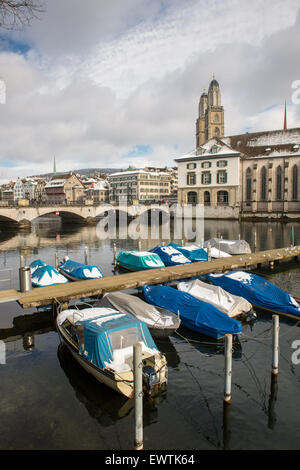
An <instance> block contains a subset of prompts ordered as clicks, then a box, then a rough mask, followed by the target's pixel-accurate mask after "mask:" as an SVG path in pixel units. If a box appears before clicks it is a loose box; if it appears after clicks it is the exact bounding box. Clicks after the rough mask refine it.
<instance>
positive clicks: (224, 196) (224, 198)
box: [217, 191, 229, 206]
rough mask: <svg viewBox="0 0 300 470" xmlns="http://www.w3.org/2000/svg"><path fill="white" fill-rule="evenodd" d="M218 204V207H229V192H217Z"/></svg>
mask: <svg viewBox="0 0 300 470" xmlns="http://www.w3.org/2000/svg"><path fill="white" fill-rule="evenodd" d="M217 203H218V206H228V203H229V198H228V191H218V192H217Z"/></svg>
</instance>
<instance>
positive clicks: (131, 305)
mask: <svg viewBox="0 0 300 470" xmlns="http://www.w3.org/2000/svg"><path fill="white" fill-rule="evenodd" d="M99 304H101V305H102V306H103V307H113V308H116V309H117V310H119V311H121V312H127V313H131V314H132V315H134V316H135V317H136V318H138V319H139V320H140V321H143V322H145V323H146V325H147V326H148V328H159V329H164V328H166V329H168V328H179V325H180V320H179V319H178V317H177V315H175V314H174V313H172V312H169V311H168V310H165V309H160V308H159V307H155V306H154V305H150V304H148V303H147V302H144V301H143V300H142V299H140V298H139V297H137V296H135V295H130V294H126V293H124V292H111V293H108V294H104V296H103V297H102V299H101V300H100V301H99Z"/></svg>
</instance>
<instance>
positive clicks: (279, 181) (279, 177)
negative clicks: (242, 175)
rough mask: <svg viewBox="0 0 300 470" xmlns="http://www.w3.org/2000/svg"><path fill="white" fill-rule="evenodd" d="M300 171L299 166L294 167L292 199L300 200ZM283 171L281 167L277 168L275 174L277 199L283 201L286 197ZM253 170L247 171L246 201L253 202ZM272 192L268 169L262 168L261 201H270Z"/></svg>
mask: <svg viewBox="0 0 300 470" xmlns="http://www.w3.org/2000/svg"><path fill="white" fill-rule="evenodd" d="M298 172H299V169H298V166H297V165H294V166H293V168H292V173H291V176H292V199H293V200H298V179H299V175H298ZM283 173H284V172H283V169H282V167H281V166H278V167H277V168H276V173H275V178H276V180H275V192H276V199H277V200H282V199H283V197H284V194H283V193H284V174H283ZM252 185H253V179H252V170H251V168H248V169H247V171H246V200H247V201H251V200H252V191H253V189H252ZM270 192H272V189H268V178H267V169H266V167H265V166H263V167H262V169H261V170H260V199H261V200H262V201H266V200H267V199H268V193H270Z"/></svg>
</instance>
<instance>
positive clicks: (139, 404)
mask: <svg viewBox="0 0 300 470" xmlns="http://www.w3.org/2000/svg"><path fill="white" fill-rule="evenodd" d="M133 374H134V422H135V439H134V447H135V450H143V363H142V343H136V344H134V345H133Z"/></svg>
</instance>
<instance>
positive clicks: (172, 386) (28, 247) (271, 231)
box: [0, 219, 300, 451]
mask: <svg viewBox="0 0 300 470" xmlns="http://www.w3.org/2000/svg"><path fill="white" fill-rule="evenodd" d="M292 226H293V227H294V228H293V233H294V235H293V237H294V241H295V244H300V225H299V224H297V223H293V224H292V223H289V224H284V223H279V222H278V223H276V222H272V223H268V222H261V223H256V224H254V223H250V222H247V223H246V222H244V223H238V222H233V221H219V222H217V221H207V222H206V223H205V227H204V229H205V230H204V237H205V239H208V238H210V237H215V236H217V235H219V234H221V235H222V236H223V238H226V239H237V238H238V237H239V236H240V237H241V239H245V240H247V241H248V242H249V243H250V245H251V247H252V248H254V241H255V239H256V245H257V246H256V249H257V250H260V249H262V250H263V249H271V248H275V247H283V246H289V245H290V244H291V237H292ZM255 232H256V236H255V235H254V234H255ZM171 238H172V237H171ZM114 243H116V245H117V249H118V250H121V249H137V248H138V241H137V240H124V239H122V240H120V239H106V240H100V239H99V238H98V236H97V230H96V228H95V227H82V226H78V225H72V226H70V225H68V226H65V225H62V224H61V223H60V222H59V221H58V220H56V219H41V221H39V222H38V223H36V224H35V225H34V226H33V227H32V229H31V232H9V231H7V230H2V231H1V232H0V280H2V282H1V284H0V288H2V289H7V288H9V287H10V285H11V287H12V288H18V268H19V256H20V253H22V254H23V256H25V259H26V262H27V263H30V262H31V261H33V260H34V259H37V258H40V259H43V260H44V261H46V262H47V263H49V264H52V265H53V264H54V263H55V254H56V253H57V254H58V257H59V259H62V257H63V256H65V255H68V256H69V257H70V258H71V259H74V260H76V261H80V262H84V249H85V246H88V256H89V260H90V262H91V263H92V264H97V265H98V266H99V267H101V269H102V271H103V273H104V275H110V274H112V272H113V264H112V261H113V244H114ZM157 243H159V242H158V241H155V242H153V240H152V241H150V240H142V245H141V248H142V249H149V248H151V247H153V246H154V245H155V244H157ZM9 270H10V271H9ZM261 275H262V276H264V277H265V278H267V279H269V280H271V281H272V282H274V283H275V284H276V285H278V286H280V287H281V288H282V289H284V290H286V291H288V292H290V293H292V294H294V295H298V296H299V287H300V265H299V264H297V263H296V262H290V263H282V264H280V265H279V266H278V267H275V269H274V271H272V272H271V271H269V270H268V269H264V270H263V271H261ZM9 278H10V279H11V280H10V281H8V280H5V279H9ZM0 339H1V340H2V341H4V342H5V352H6V354H5V364H0V449H95V450H96V449H97V450H107V451H109V450H131V449H133V446H134V415H133V402H132V400H127V399H125V398H123V397H122V396H119V395H117V394H116V393H115V392H113V391H112V390H110V389H108V388H106V387H105V386H103V385H101V384H99V383H98V382H96V381H95V380H94V379H93V378H92V377H90V376H89V375H88V374H87V373H86V372H85V371H83V370H82V369H81V368H80V366H78V364H77V363H76V362H75V361H74V359H73V358H72V357H70V355H69V354H68V351H67V350H66V349H65V348H64V347H63V346H62V345H61V344H60V341H59V337H58V335H57V333H56V331H55V326H54V319H53V316H52V313H46V312H38V311H37V309H27V310H23V309H22V308H21V307H20V306H19V305H18V304H17V303H7V304H0ZM295 340H300V330H299V325H298V324H297V323H296V322H295V321H293V320H287V319H283V318H280V359H279V375H278V380H277V383H274V382H272V380H271V360H272V348H271V345H272V317H271V315H270V314H264V313H261V312H258V319H257V321H256V322H255V323H254V324H252V325H250V324H244V326H243V334H242V335H241V338H240V342H239V343H234V351H233V375H232V401H231V405H230V407H229V408H227V409H223V389H224V343H223V341H222V340H221V341H219V342H217V341H215V340H212V339H210V338H207V337H205V336H201V335H195V334H193V333H192V332H191V331H188V330H184V329H180V331H179V334H178V335H177V334H175V335H173V336H171V337H170V338H168V339H166V340H164V341H160V342H158V341H156V344H157V346H158V347H159V349H160V350H161V351H162V352H163V353H164V354H165V355H166V357H167V361H168V368H169V382H168V387H167V392H166V394H165V395H164V396H161V397H160V398H159V399H157V400H155V401H148V400H145V401H144V413H143V417H144V448H145V449H147V450H162V449H166V450H176V449H177V450H179V449H185V450H202V449H207V450H220V449H299V447H300V444H299V436H300V412H299V409H300V364H299V365H297V364H293V362H292V353H293V352H294V349H293V348H292V344H293V342H294V341H295ZM2 362H3V361H2Z"/></svg>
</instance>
